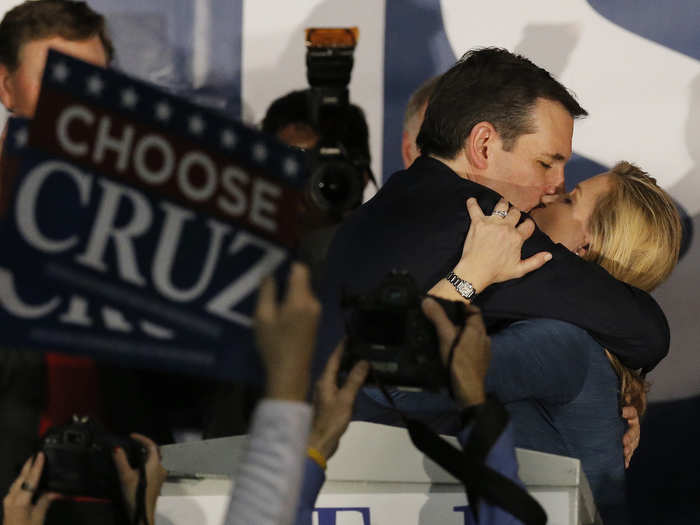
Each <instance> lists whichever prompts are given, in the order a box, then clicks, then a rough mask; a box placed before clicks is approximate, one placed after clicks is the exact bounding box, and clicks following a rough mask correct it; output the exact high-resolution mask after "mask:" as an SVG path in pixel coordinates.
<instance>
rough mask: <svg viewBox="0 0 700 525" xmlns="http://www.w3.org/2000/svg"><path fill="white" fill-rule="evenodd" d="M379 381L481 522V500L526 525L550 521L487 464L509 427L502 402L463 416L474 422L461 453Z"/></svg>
mask: <svg viewBox="0 0 700 525" xmlns="http://www.w3.org/2000/svg"><path fill="white" fill-rule="evenodd" d="M450 361H451V360H450ZM450 364H451V363H450ZM375 382H376V384H377V386H378V387H379V389H380V390H381V392H382V393H383V394H384V396H385V397H386V399H387V401H388V402H389V404H390V405H391V406H392V408H393V409H394V410H395V411H396V412H397V413H398V414H399V415H400V416H401V419H403V421H404V424H405V425H406V428H407V429H408V434H409V436H410V437H411V441H412V442H413V444H414V445H415V447H416V448H417V449H418V450H420V451H421V452H422V453H423V454H425V455H426V456H428V457H429V458H430V459H432V460H433V461H434V462H435V463H437V464H438V465H440V466H441V467H442V468H443V469H445V470H446V471H447V472H449V473H450V474H451V475H452V476H454V477H455V478H457V479H458V480H459V481H460V482H462V484H463V485H464V488H465V492H466V494H467V499H468V500H469V508H470V509H471V511H472V514H473V515H474V518H475V520H476V521H477V522H478V521H479V511H478V506H479V500H480V499H481V498H483V499H484V500H485V501H487V502H489V503H491V504H492V505H496V506H498V507H501V508H502V509H504V510H506V511H507V512H509V513H510V514H512V515H513V516H514V517H515V518H517V519H519V520H520V521H521V522H522V523H524V524H525V525H544V524H545V523H546V522H547V515H546V513H545V512H544V509H543V508H542V507H541V506H540V504H539V503H537V501H536V500H535V499H534V498H533V497H532V496H531V495H530V494H528V493H527V491H526V490H525V489H524V488H523V487H521V486H520V485H518V484H517V483H515V482H514V481H513V480H511V479H509V478H507V477H506V476H504V475H502V474H500V473H499V472H496V471H495V470H493V469H491V468H490V467H488V466H486V464H485V460H486V456H487V454H488V452H489V450H490V449H491V447H492V446H493V444H494V443H495V442H496V440H497V439H498V437H499V436H500V435H501V434H502V433H503V431H504V430H505V428H506V425H507V424H508V412H507V411H506V409H505V408H504V407H503V405H502V404H501V403H500V402H499V401H498V400H496V399H495V398H492V397H491V396H489V397H488V398H487V401H486V402H485V403H484V404H483V405H482V406H480V407H479V408H478V409H467V410H465V411H464V412H463V413H462V423H463V425H464V426H466V425H467V424H469V423H470V422H473V428H472V432H471V435H470V439H469V441H468V442H467V444H466V446H465V447H464V450H459V449H458V448H456V447H454V446H453V445H451V444H450V443H448V442H447V441H445V440H444V439H443V438H441V437H440V436H439V435H438V434H437V433H436V432H435V431H434V430H432V429H431V428H430V427H428V425H426V424H425V423H423V422H421V421H418V420H415V419H412V418H410V417H408V416H407V415H406V414H404V413H403V412H402V411H401V410H400V409H399V408H398V407H397V406H396V403H395V402H394V399H393V398H392V397H391V395H390V394H389V392H387V390H386V387H385V386H384V385H383V384H382V383H381V382H380V381H378V380H377V378H376V377H375Z"/></svg>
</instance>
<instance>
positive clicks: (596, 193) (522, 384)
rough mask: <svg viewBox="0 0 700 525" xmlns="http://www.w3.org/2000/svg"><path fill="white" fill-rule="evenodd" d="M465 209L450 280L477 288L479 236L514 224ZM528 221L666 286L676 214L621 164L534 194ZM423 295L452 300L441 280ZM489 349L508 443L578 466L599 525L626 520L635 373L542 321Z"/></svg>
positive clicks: (638, 282) (618, 272) (485, 259)
mask: <svg viewBox="0 0 700 525" xmlns="http://www.w3.org/2000/svg"><path fill="white" fill-rule="evenodd" d="M475 206H476V207H477V210H476V211H475V209H474V207H475ZM469 209H470V215H472V227H471V230H474V231H471V230H470V232H469V234H468V236H467V240H466V242H465V247H464V251H463V255H462V259H461V260H460V262H459V263H458V264H457V266H456V267H455V269H454V273H455V274H457V275H459V276H461V277H463V278H464V279H467V280H470V279H471V278H472V277H471V276H474V280H475V281H476V282H480V279H482V277H481V275H482V273H483V269H484V268H492V267H493V266H494V265H497V264H498V260H497V259H496V258H494V257H493V256H491V255H490V254H493V253H494V248H493V244H494V242H493V241H491V242H490V241H489V240H488V239H489V238H491V239H493V229H494V228H495V227H498V226H499V225H500V223H505V222H507V221H504V220H503V219H500V216H502V215H503V213H505V214H506V216H512V215H516V216H518V217H519V212H518V211H517V210H514V209H513V208H511V209H510V210H509V209H508V204H507V203H505V202H504V201H501V202H499V203H498V204H497V205H496V208H495V211H494V214H492V215H491V216H488V217H484V216H483V214H482V213H481V210H480V209H478V205H476V203H475V202H471V203H469ZM475 215H476V216H477V217H476V220H475ZM530 215H531V217H532V219H534V221H535V223H536V224H537V226H538V228H540V229H541V230H542V231H543V232H544V233H546V234H547V235H548V236H549V237H550V238H551V239H552V240H553V241H554V242H556V243H559V244H561V245H562V246H563V247H565V248H566V249H568V250H569V251H572V252H574V253H576V254H577V255H579V256H580V257H581V258H582V259H584V260H586V261H590V262H591V263H596V264H598V265H599V266H601V267H602V268H604V269H605V270H607V271H608V272H609V273H610V274H611V275H612V276H613V277H615V278H617V279H618V280H621V281H624V282H626V283H628V284H630V285H632V286H635V287H637V288H641V289H643V290H646V291H651V290H652V289H654V288H655V287H656V286H657V285H658V284H660V283H661V282H662V281H663V280H665V279H666V278H667V277H668V276H669V274H670V273H671V271H672V270H673V268H674V266H675V265H676V263H677V261H678V253H679V249H680V242H681V224H680V219H679V215H678V211H677V210H676V208H675V206H674V204H673V202H672V200H671V198H670V197H669V196H668V194H666V192H665V191H663V190H662V189H661V188H659V186H658V185H657V184H656V181H655V180H654V179H653V178H651V177H650V176H649V175H647V174H646V173H645V172H643V171H642V170H641V169H639V168H638V167H636V166H634V165H632V164H630V163H627V162H620V163H619V164H617V165H616V166H615V167H614V168H613V169H612V170H610V171H609V172H606V173H602V174H600V175H596V176H595V177H592V178H590V179H587V180H586V181H584V182H582V183H580V184H579V185H577V186H576V188H574V190H573V191H571V192H569V193H565V194H559V195H549V196H545V197H543V203H542V204H541V205H540V206H538V207H537V208H535V209H534V210H532V211H531V212H530ZM516 221H517V219H515V217H513V218H512V220H511V221H510V222H511V223H512V224H515V222H516ZM487 227H489V228H491V230H488V229H487ZM479 228H481V229H482V231H481V234H479V231H477V230H478V229H479ZM520 228H523V226H520ZM487 232H488V234H487ZM501 244H503V245H505V244H506V243H501ZM553 255H554V257H556V256H557V253H556V252H554V253H553ZM524 278H525V279H527V276H525V277H524ZM481 282H483V284H480V285H477V284H475V287H476V289H477V291H481V290H483V289H484V288H485V287H486V286H488V285H489V284H491V283H492V282H495V281H494V280H489V279H485V281H481ZM479 286H482V288H479ZM431 293H434V294H436V295H440V296H443V297H446V298H450V299H460V296H459V295H458V294H457V293H456V291H455V289H454V287H453V286H451V285H450V284H449V283H447V282H446V281H444V280H443V281H441V282H440V283H438V284H436V285H435V287H434V288H433V289H432V290H431ZM542 299H543V298H537V299H535V298H533V300H542ZM544 300H546V297H545V298H544ZM572 302H573V303H574V304H576V298H572ZM621 315H622V313H621ZM610 322H611V323H613V325H614V323H615V320H614V319H611V320H610ZM491 348H492V360H491V365H490V368H489V372H488V375H487V380H486V386H487V391H490V392H492V393H493V394H495V395H496V396H497V397H498V398H499V399H500V400H501V401H502V402H504V403H505V404H506V407H507V408H508V410H509V412H510V414H511V418H512V420H513V424H514V428H515V435H516V445H517V446H520V447H523V448H529V449H535V450H541V451H544V452H551V453H555V454H561V455H566V456H572V457H577V458H579V459H581V462H582V466H583V469H584V471H585V472H586V475H587V477H588V480H589V482H590V484H591V488H592V490H593V494H594V497H595V498H596V502H597V504H598V507H599V509H600V511H601V514H602V516H603V518H604V520H605V523H609V522H610V523H618V522H625V521H626V518H625V515H626V510H625V506H626V505H625V494H624V491H625V488H624V469H625V459H624V456H623V448H622V446H621V442H622V436H623V433H624V427H625V424H624V422H623V420H622V418H621V417H620V412H621V407H622V405H623V404H624V405H626V404H632V405H633V406H635V408H636V409H637V411H638V413H639V414H640V415H641V414H642V413H643V412H644V409H645V400H646V396H645V392H646V385H645V383H644V380H643V378H642V377H641V376H640V374H639V373H638V372H637V371H634V370H629V369H627V368H625V367H624V366H623V365H622V364H621V363H620V362H619V361H618V359H617V358H616V357H615V356H614V355H613V354H611V353H609V352H608V351H607V350H605V349H604V348H602V347H601V346H600V345H599V344H598V343H597V342H596V341H595V340H594V339H593V338H592V337H591V336H590V335H589V334H588V333H587V332H586V331H584V330H582V329H580V328H578V327H575V326H573V325H571V324H569V323H565V322H561V321H556V320H551V319H533V320H526V321H518V322H515V323H513V324H511V325H510V326H509V327H508V328H506V329H505V330H502V331H500V332H498V333H496V334H494V335H492V338H491ZM407 402H408V399H406V400H404V404H409V403H407ZM422 408H423V409H424V410H425V409H426V408H427V407H426V405H425V403H424V404H423V407H422ZM443 408H444V405H443Z"/></svg>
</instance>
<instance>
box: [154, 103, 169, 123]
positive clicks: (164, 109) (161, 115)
mask: <svg viewBox="0 0 700 525" xmlns="http://www.w3.org/2000/svg"><path fill="white" fill-rule="evenodd" d="M172 113H173V110H172V109H171V108H170V106H169V105H168V103H167V102H158V104H156V118H157V119H158V120H162V121H163V122H165V121H166V120H170V115H172Z"/></svg>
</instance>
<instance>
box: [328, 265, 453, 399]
mask: <svg viewBox="0 0 700 525" xmlns="http://www.w3.org/2000/svg"><path fill="white" fill-rule="evenodd" d="M423 297H424V296H423V295H422V294H420V293H418V288H417V286H416V282H415V280H414V279H413V277H411V276H410V275H409V274H408V273H406V272H395V271H394V272H391V273H390V274H388V275H387V276H386V277H385V278H384V279H383V280H382V282H381V283H380V284H379V286H378V287H377V288H376V289H374V290H372V291H371V292H369V293H367V294H365V295H359V296H347V295H344V296H343V298H342V305H343V308H344V309H346V310H349V312H348V313H347V314H346V335H347V343H346V345H345V353H344V356H343V363H342V365H341V369H342V370H344V371H349V370H350V368H352V366H353V365H354V364H355V363H356V362H357V361H360V360H363V359H364V360H366V361H369V363H370V364H371V367H372V371H373V373H372V374H370V376H369V381H370V382H372V376H374V378H376V380H377V382H380V383H382V384H384V385H387V386H398V387H404V388H415V389H426V390H439V389H440V388H443V387H445V386H447V384H448V379H449V378H448V375H447V369H446V368H445V366H444V365H443V364H442V360H441V358H440V350H439V348H438V344H439V341H438V338H437V333H436V331H435V327H434V326H433V324H432V322H430V320H429V319H427V318H426V317H425V315H424V314H423V311H422V309H421V301H422V299H423ZM434 299H435V300H436V301H438V302H439V303H440V305H441V306H442V307H443V308H444V310H445V313H446V314H447V317H448V318H449V319H450V320H451V321H452V322H453V323H454V324H456V325H458V326H461V325H464V323H465V319H466V314H467V312H466V308H465V306H464V303H462V302H459V301H447V300H445V299H440V298H434Z"/></svg>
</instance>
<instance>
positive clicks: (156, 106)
mask: <svg viewBox="0 0 700 525" xmlns="http://www.w3.org/2000/svg"><path fill="white" fill-rule="evenodd" d="M14 124H16V123H13V128H12V129H11V130H10V132H8V140H7V142H8V157H10V160H11V163H14V164H15V165H18V170H17V174H16V176H15V177H14V181H13V183H12V184H11V187H10V192H11V197H10V201H11V204H10V208H9V210H8V212H7V213H6V215H5V217H6V218H5V220H4V224H3V232H2V238H3V246H4V247H5V248H6V249H5V250H4V252H3V254H2V256H0V263H2V266H3V272H4V273H3V274H2V276H0V280H1V281H2V282H0V292H1V294H2V303H3V307H4V311H5V313H6V314H8V315H11V316H13V317H14V318H17V317H18V315H20V316H21V314H30V317H31V320H32V322H31V323H30V324H31V329H30V331H29V332H27V331H26V327H25V323H23V322H19V323H17V326H16V330H13V341H12V342H13V344H15V345H18V346H22V344H23V343H26V344H24V346H27V347H32V348H38V347H39V346H40V345H44V347H43V348H42V349H46V348H47V345H48V346H50V347H51V349H63V350H68V351H80V352H83V353H88V354H89V355H93V356H95V357H99V356H108V354H109V355H115V354H119V353H121V354H122V355H123V356H126V354H127V353H129V356H128V357H129V359H130V360H131V361H134V362H139V361H143V362H144V363H146V364H149V363H150V364H152V362H153V361H154V359H155V360H156V361H163V362H164V364H166V365H169V366H175V367H178V368H182V367H183V365H185V363H186V362H187V359H182V357H183V356H185V355H187V356H190V352H191V354H192V355H193V356H199V358H200V361H201V362H200V363H199V365H197V366H195V365H193V367H194V368H193V367H190V366H186V368H187V369H188V370H192V371H197V372H198V371H199V369H208V372H205V373H213V374H215V375H219V376H224V377H243V378H245V379H251V375H254V374H252V372H251V370H250V368H251V366H254V363H255V362H256V360H255V358H254V353H253V351H252V344H251V342H252V338H251V333H250V325H251V311H252V307H253V305H254V299H255V297H254V296H255V292H256V289H257V286H258V284H259V282H260V279H261V277H263V276H264V275H267V274H270V273H272V272H273V271H275V270H276V269H279V268H280V267H281V266H283V265H284V263H285V262H287V261H288V258H289V253H290V252H289V250H290V248H291V247H293V246H294V244H295V242H296V229H295V225H296V220H295V219H296V212H297V210H298V206H299V201H300V196H301V189H302V187H303V184H304V170H303V166H304V158H303V155H302V154H301V153H299V152H296V151H293V150H291V149H289V148H287V147H285V146H283V145H281V144H279V143H277V142H276V141H274V140H273V139H272V138H269V137H267V136H265V135H262V134H261V133H259V132H257V131H255V130H252V129H249V128H246V127H245V126H243V125H241V124H239V123H236V122H233V121H231V120H228V119H226V118H224V117H222V116H220V115H216V114H213V113H210V112H207V111H206V110H204V109H202V108H199V107H197V106H194V105H192V104H190V103H188V102H186V101H183V100H180V99H178V98H176V97H173V96H170V95H168V94H166V93H164V92H162V91H160V90H158V89H156V88H154V87H152V86H149V85H147V84H144V83H142V82H138V81H136V80H133V79H130V78H128V77H126V76H124V75H121V74H119V73H116V72H113V71H108V70H103V69H99V68H96V67H93V66H90V65H88V64H85V63H82V62H80V61H77V60H75V59H72V58H70V57H67V56H64V55H60V54H58V53H54V52H51V53H50V54H49V56H48V59H47V63H46V70H45V75H44V81H43V84H42V91H41V95H40V98H39V103H38V107H37V112H36V118H35V119H34V120H33V121H32V122H31V123H30V124H29V126H28V129H29V131H28V133H27V131H26V128H19V127H17V126H15V125H14ZM23 146H26V147H23ZM13 147H15V148H16V149H15V151H14V152H11V151H10V150H11V148H13ZM13 155H14V156H15V157H16V159H15V160H14V161H12V159H11V157H12V156H13ZM42 294H43V295H46V296H50V297H48V298H44V299H45V300H43V301H41V300H39V297H40V296H41V295H42ZM76 297H77V298H78V299H80V300H76ZM97 305H109V306H103V307H98V306H97ZM61 308H62V309H63V311H62V312H61V313H59V311H60V310H61ZM105 308H106V309H107V310H105ZM98 310H99V314H97V313H96V312H97V311H98ZM105 311H107V312H110V314H109V315H105ZM115 312H116V313H115ZM73 314H74V317H75V318H76V319H77V318H78V317H80V316H81V315H82V316H83V317H84V318H86V319H89V321H90V322H91V323H92V324H91V325H88V324H87V323H83V326H82V330H78V329H76V327H75V326H72V327H71V328H70V329H69V328H68V327H67V326H68V324H70V323H65V322H63V321H64V319H65V318H71V315H73ZM96 318H101V321H100V322H96V321H95V319H96ZM23 319H28V317H25V318H23ZM106 319H107V321H106ZM83 320H85V319H83ZM119 321H123V323H121V324H122V325H123V326H126V325H129V326H130V328H131V331H130V332H129V334H128V336H119V334H118V333H115V330H114V329H113V327H114V326H117V325H120V322H119ZM144 323H146V324H145V325H144ZM87 326H89V330H87V329H86V327H87ZM134 326H138V327H139V330H135V329H134ZM143 326H146V327H147V328H146V330H144V329H143ZM173 328H175V329H176V331H175V330H173ZM146 332H147V333H146ZM154 334H156V335H155V336H154ZM117 336H119V337H125V339H124V341H131V342H138V343H139V344H136V345H134V346H132V347H129V346H128V344H124V345H121V347H120V348H119V349H115V346H120V345H117V341H121V339H119V337H117ZM23 337H27V338H29V339H31V341H27V340H23ZM158 337H161V338H162V339H167V340H168V341H169V342H168V343H164V342H163V340H162V339H161V340H160V341H159V344H157V345H155V346H154V345H153V343H154V340H156V342H158V341H157V338H158ZM7 342H8V343H9V342H10V341H9V340H8V341H7ZM171 350H172V352H171ZM170 353H172V354H173V355H176V354H179V357H176V358H175V360H174V361H170V362H169V363H165V361H169V359H170V358H169V354H170ZM190 357H191V356H190ZM190 360H191V361H193V362H194V361H196V359H194V360H192V359H190ZM178 363H179V364H178ZM195 368H198V369H197V370H195Z"/></svg>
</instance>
